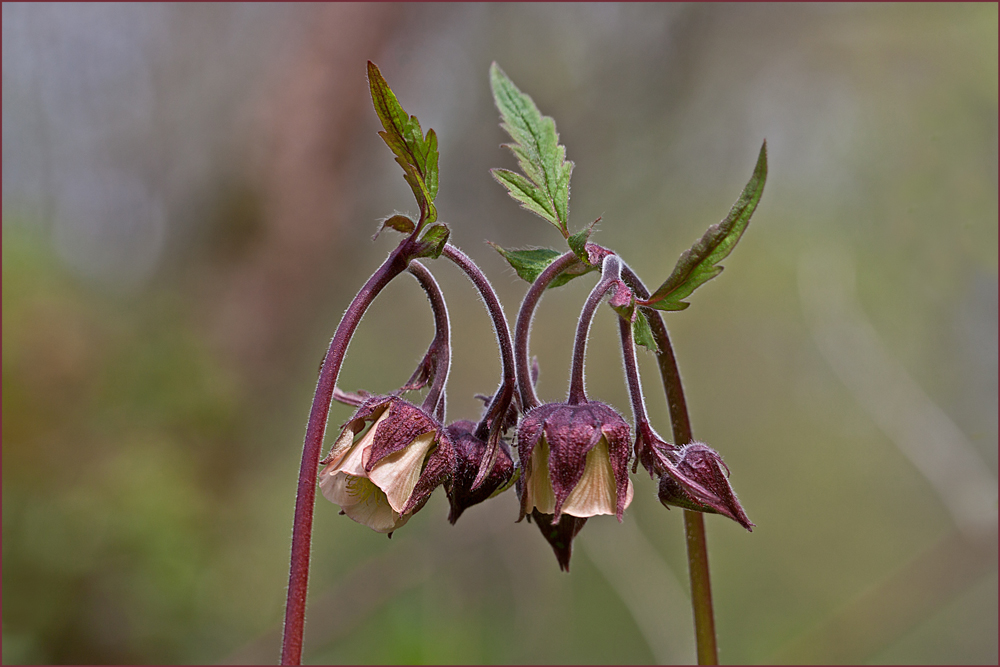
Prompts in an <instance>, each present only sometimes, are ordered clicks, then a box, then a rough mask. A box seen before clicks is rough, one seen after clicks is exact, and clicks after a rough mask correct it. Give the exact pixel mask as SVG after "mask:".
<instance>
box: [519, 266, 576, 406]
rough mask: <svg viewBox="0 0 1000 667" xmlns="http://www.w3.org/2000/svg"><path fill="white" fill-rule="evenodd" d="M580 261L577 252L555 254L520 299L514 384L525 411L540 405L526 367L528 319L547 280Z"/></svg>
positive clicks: (546, 285) (529, 325)
mask: <svg viewBox="0 0 1000 667" xmlns="http://www.w3.org/2000/svg"><path fill="white" fill-rule="evenodd" d="M579 261H580V260H579V259H578V258H577V256H576V254H574V253H572V252H567V253H566V254H564V255H562V256H560V257H557V258H556V259H555V260H554V261H553V262H552V263H551V264H549V265H548V266H547V267H546V268H545V270H544V271H542V272H541V273H540V274H539V275H538V277H537V278H536V279H535V282H533V283H532V284H531V287H529V288H528V291H527V293H526V294H525V295H524V299H523V300H522V301H521V307H520V309H519V310H518V312H517V322H516V323H515V324H514V359H515V360H516V363H517V387H518V392H519V394H520V396H521V410H523V411H524V412H527V411H528V410H531V409H532V408H535V407H538V406H539V405H541V402H540V401H539V400H538V395H537V394H536V393H535V387H534V385H533V384H532V382H531V371H530V370H529V368H528V338H529V337H530V335H531V320H532V319H533V318H534V316H535V308H536V307H537V306H538V302H539V301H540V300H541V298H542V293H544V292H545V288H547V287H548V286H549V283H551V282H552V281H553V280H555V279H556V277H557V276H558V275H559V274H560V273H562V272H563V271H565V270H566V269H568V268H570V267H571V266H573V265H574V264H576V263H578V262H579Z"/></svg>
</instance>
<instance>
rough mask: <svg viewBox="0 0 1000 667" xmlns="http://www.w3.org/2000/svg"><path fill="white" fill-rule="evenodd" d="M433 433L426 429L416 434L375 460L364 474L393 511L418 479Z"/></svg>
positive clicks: (400, 505) (432, 443)
mask: <svg viewBox="0 0 1000 667" xmlns="http://www.w3.org/2000/svg"><path fill="white" fill-rule="evenodd" d="M436 435H437V434H436V433H435V432H434V431H430V432H429V433H424V434H423V435H419V436H417V437H416V438H414V439H413V442H411V443H410V444H409V445H407V446H406V447H405V448H403V449H401V450H400V451H398V452H395V453H393V454H390V455H389V456H386V457H385V458H384V459H382V460H381V461H379V462H378V463H376V464H375V465H374V467H372V471H371V472H370V473H368V478H369V479H370V480H371V481H372V482H374V483H375V485H376V486H377V487H378V488H380V489H382V491H384V492H385V495H386V497H387V498H388V501H389V505H390V506H392V509H394V510H396V511H397V512H399V511H400V510H402V509H403V507H405V506H406V501H407V500H409V499H410V494H411V493H413V487H415V486H416V485H417V480H418V479H420V471H421V469H422V468H423V463H424V458H425V457H426V456H427V453H428V452H429V451H430V449H431V447H432V446H433V445H434V438H435V436H436Z"/></svg>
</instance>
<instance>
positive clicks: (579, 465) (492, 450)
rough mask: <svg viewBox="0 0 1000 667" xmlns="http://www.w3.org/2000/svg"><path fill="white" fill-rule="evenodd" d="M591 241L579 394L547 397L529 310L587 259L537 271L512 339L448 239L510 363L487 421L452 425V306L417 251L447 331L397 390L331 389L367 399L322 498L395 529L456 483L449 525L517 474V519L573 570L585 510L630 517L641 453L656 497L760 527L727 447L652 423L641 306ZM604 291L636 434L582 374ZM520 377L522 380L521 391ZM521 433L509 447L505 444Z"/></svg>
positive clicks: (513, 482) (578, 355) (327, 462)
mask: <svg viewBox="0 0 1000 667" xmlns="http://www.w3.org/2000/svg"><path fill="white" fill-rule="evenodd" d="M587 251H588V257H593V258H595V259H600V270H601V279H600V281H599V282H598V284H597V285H596V286H595V287H594V289H593V291H592V292H591V295H590V297H588V299H587V301H586V303H585V305H584V307H583V310H582V312H581V314H580V318H579V320H578V322H577V338H576V341H575V346H574V353H573V364H572V370H571V377H570V390H569V398H568V400H567V401H565V402H562V403H545V404H541V403H540V401H539V400H538V398H537V396H536V395H535V389H534V377H535V376H536V375H537V366H536V368H535V371H534V372H531V371H528V363H527V353H528V352H527V351H528V335H529V329H530V328H529V327H527V326H524V325H523V323H524V322H530V320H531V318H532V316H533V310H534V309H535V307H536V305H537V303H538V301H539V297H540V294H541V292H542V290H544V289H545V288H546V287H547V286H548V285H549V284H550V283H551V282H552V281H553V280H555V279H556V277H558V276H559V275H560V274H562V273H563V272H564V271H566V270H567V269H568V268H570V267H573V266H576V265H578V264H579V262H580V260H579V259H578V258H577V257H576V255H575V254H573V253H567V254H566V255H565V256H564V257H563V258H562V259H561V260H557V261H556V262H553V263H552V265H551V266H550V269H551V270H548V269H547V270H546V271H543V272H542V273H541V275H539V276H538V278H537V279H536V280H535V281H534V283H533V284H532V287H531V289H529V290H528V293H527V294H526V296H525V299H524V301H523V302H522V304H521V308H520V311H519V314H518V326H517V327H516V328H515V337H514V339H513V340H512V339H511V336H510V333H509V330H508V328H507V323H506V320H505V319H503V314H502V310H501V309H500V307H499V302H498V301H497V300H496V296H495V294H493V292H492V289H491V288H490V287H489V284H488V282H486V281H485V278H484V277H482V276H481V274H480V273H479V272H478V269H477V268H476V267H475V265H474V264H472V262H471V260H469V259H468V258H467V257H465V256H464V255H462V254H461V253H460V252H459V251H458V250H457V249H455V248H454V247H452V246H450V245H446V247H445V248H444V250H443V254H444V255H445V256H446V257H450V258H452V259H453V260H454V261H456V263H457V264H458V265H459V266H460V267H462V268H463V269H465V270H466V271H467V272H468V273H469V275H470V277H473V282H474V283H476V284H477V286H479V287H480V288H481V290H482V292H483V296H484V300H485V301H486V303H487V306H489V307H490V310H491V314H493V315H494V320H495V324H496V328H497V338H498V342H499V345H500V350H501V359H502V361H503V366H504V378H503V380H502V382H501V387H500V388H499V389H498V390H497V391H496V393H495V394H494V395H493V396H491V397H484V400H485V401H486V404H487V407H486V409H485V411H484V415H483V417H482V419H481V420H480V421H479V422H473V421H468V420H460V421H456V422H453V423H451V424H448V425H445V424H444V386H445V380H446V377H447V367H448V360H449V359H450V337H449V329H448V324H447V309H446V308H445V307H444V305H443V304H444V299H443V296H442V295H441V294H440V289H439V288H438V287H437V283H436V282H434V280H433V278H432V277H430V276H429V272H428V271H427V270H426V268H424V267H423V266H422V265H421V264H419V263H416V262H413V263H412V265H411V266H410V269H411V272H413V273H414V274H415V275H416V276H417V278H418V280H420V282H421V284H422V285H423V286H424V288H425V290H426V291H427V294H428V297H429V298H430V301H431V304H432V307H433V308H434V311H435V321H436V324H437V329H438V331H437V335H436V336H435V340H434V341H433V342H432V344H431V346H430V348H429V350H428V353H427V356H426V357H425V358H424V359H423V360H422V361H421V364H420V366H419V367H418V369H417V371H416V372H415V373H414V375H413V376H412V377H411V378H410V381H409V382H407V384H406V385H404V386H403V387H402V388H401V389H400V390H399V391H398V392H395V393H394V394H391V395H377V396H375V395H370V394H367V393H361V394H347V393H345V392H339V391H338V392H336V393H335V397H337V398H339V399H340V400H343V401H344V402H353V403H355V404H356V405H357V410H356V412H355V413H354V415H353V416H352V417H351V418H350V419H349V420H348V421H347V422H346V423H345V424H344V425H343V429H342V431H341V432H340V435H339V437H338V438H337V439H336V441H335V442H334V444H333V445H332V447H331V448H330V451H329V453H328V454H327V456H326V457H325V458H324V459H323V460H322V461H321V462H320V464H321V465H322V466H323V468H322V469H321V470H320V471H319V489H320V491H321V493H322V494H323V496H324V497H325V498H326V499H328V500H330V501H331V502H333V503H335V504H337V505H339V506H340V508H341V513H342V514H346V515H347V516H348V517H350V518H351V519H353V520H354V521H357V522H358V523H361V524H364V525H366V526H368V527H369V528H371V529H372V530H375V531H377V532H380V533H386V534H388V535H390V536H391V535H392V533H393V531H395V530H396V529H398V528H400V527H401V526H403V525H404V524H406V522H407V521H409V520H410V518H411V517H412V516H413V514H415V513H416V512H418V511H419V510H420V509H421V508H422V507H423V506H424V505H425V504H426V502H427V500H428V499H429V497H430V496H431V494H432V492H433V491H434V489H435V488H437V487H438V486H443V487H444V489H445V493H446V494H447V497H448V501H449V505H450V513H449V516H448V520H449V521H450V522H451V523H453V524H454V523H455V522H456V521H458V519H459V517H460V516H462V514H463V512H465V510H466V509H468V508H469V507H471V506H473V505H475V504H478V503H481V502H483V501H485V500H487V499H488V498H491V497H493V496H494V495H496V494H498V493H500V492H502V491H504V490H506V489H508V488H510V487H511V486H514V487H515V488H516V490H517V494H518V497H519V499H520V512H519V516H518V519H517V520H518V521H521V520H523V519H525V518H527V519H528V521H529V522H534V523H535V524H536V525H537V526H538V529H539V530H540V531H541V533H542V535H543V537H544V538H545V539H546V540H547V541H548V542H549V544H550V546H551V547H552V549H553V551H554V552H555V555H556V558H557V560H558V562H559V565H560V567H561V568H562V569H564V570H568V569H569V562H570V556H571V553H572V544H573V539H574V538H575V537H576V535H577V534H578V533H579V532H580V530H581V529H582V528H583V526H584V524H585V523H586V522H587V520H588V519H590V518H591V517H594V516H598V515H612V516H614V517H616V518H617V519H618V521H621V520H622V519H623V514H624V512H625V510H626V509H627V508H628V506H629V504H630V503H631V502H632V499H633V496H634V493H635V491H634V486H633V482H632V480H631V479H630V475H629V473H630V471H629V467H630V465H631V467H632V472H635V470H636V468H637V466H638V465H639V464H640V463H641V464H642V466H643V467H644V468H645V469H646V470H647V471H648V472H649V474H650V475H651V476H652V477H654V478H657V479H658V480H659V487H658V489H659V493H658V496H659V500H660V502H661V503H663V505H664V506H667V507H670V506H674V507H681V508H683V509H685V510H690V511H694V512H703V513H711V514H721V515H723V516H726V517H729V518H730V519H733V520H734V521H736V522H738V523H739V524H740V525H742V526H743V527H745V528H746V529H747V530H750V529H751V528H752V527H753V524H752V523H751V522H750V520H749V519H748V518H747V515H746V513H745V512H744V510H743V507H742V506H741V505H740V503H739V501H738V500H737V498H736V494H735V493H734V492H733V489H732V487H731V486H730V484H729V480H728V476H729V469H728V468H727V467H726V465H725V463H723V461H722V458H721V456H720V455H719V454H718V453H717V452H716V451H715V450H713V449H712V448H710V447H709V446H707V445H705V444H703V443H698V442H694V443H689V444H684V445H673V444H670V443H668V442H666V441H665V440H664V439H663V438H661V437H660V436H659V435H657V434H656V432H655V431H654V430H653V429H652V427H651V425H650V424H649V421H648V419H647V418H646V416H645V415H646V410H645V405H644V402H643V400H644V399H643V398H642V391H641V388H640V386H639V379H638V370H637V365H636V361H635V354H636V351H635V344H634V341H633V323H634V321H635V319H636V318H637V317H639V316H640V315H639V311H638V309H637V307H636V305H635V304H636V299H635V296H634V294H633V291H632V288H630V287H629V286H628V284H627V283H626V282H625V281H624V280H623V278H622V275H623V268H624V265H623V264H622V262H621V260H620V259H619V258H618V256H617V255H615V254H614V253H613V252H611V251H608V250H606V249H604V248H599V247H597V246H592V245H591V244H588V245H587ZM560 262H561V263H562V265H565V266H562V265H561V264H560ZM560 269H561V270H560ZM605 299H607V300H608V302H609V304H610V305H611V306H612V308H614V309H615V310H616V311H618V313H619V315H621V316H622V317H621V318H620V322H621V331H622V351H623V358H624V360H625V370H626V379H627V384H628V388H629V392H630V396H631V398H632V410H633V415H634V417H635V438H634V440H633V437H632V426H630V424H629V423H628V422H627V421H626V420H625V418H624V417H622V415H621V414H620V413H619V412H617V411H616V410H615V409H614V408H612V407H610V406H608V405H606V404H604V403H601V402H599V401H592V400H589V399H587V397H586V392H585V390H584V386H583V363H584V352H585V349H586V341H587V338H588V337H589V332H590V322H591V320H592V319H593V316H594V313H595V311H596V309H597V308H598V307H599V305H600V304H601V303H602V302H603V301H604V300H605ZM626 318H627V319H626ZM428 382H430V383H431V388H430V390H429V391H428V394H427V397H426V399H425V400H424V403H423V405H422V406H419V407H418V406H416V405H414V404H412V403H409V402H407V401H405V400H404V399H403V398H401V397H400V394H402V393H404V392H405V391H411V390H414V389H420V388H423V387H424V386H426V385H427V383H428ZM514 385H516V387H517V389H518V390H519V391H517V392H515V391H514V388H515V387H514ZM508 431H512V433H511V434H510V435H508ZM511 436H512V437H513V445H514V447H513V449H512V447H511V443H510V442H508V438H509V437H511ZM514 452H516V454H517V456H516V459H515V457H514V456H513V453H514Z"/></svg>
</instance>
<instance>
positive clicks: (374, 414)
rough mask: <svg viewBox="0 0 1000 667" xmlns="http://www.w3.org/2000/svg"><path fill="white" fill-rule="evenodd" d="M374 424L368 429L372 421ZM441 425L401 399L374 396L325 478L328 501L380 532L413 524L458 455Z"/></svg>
mask: <svg viewBox="0 0 1000 667" xmlns="http://www.w3.org/2000/svg"><path fill="white" fill-rule="evenodd" d="M369 421H370V422H372V424H371V426H370V427H368V430H367V431H365V432H364V435H363V436H361V438H358V439H355V438H356V437H357V435H358V434H359V433H361V432H362V431H364V430H365V424H366V422H369ZM442 430H443V429H442V428H441V426H440V424H439V423H438V422H437V420H435V419H434V418H433V417H431V416H430V415H429V414H427V413H426V412H425V411H423V410H421V409H420V408H418V407H416V406H415V405H412V404H410V403H408V402H406V401H404V400H402V399H400V398H398V397H395V396H373V397H371V398H369V399H367V400H366V401H365V402H364V403H362V404H361V406H360V407H359V408H358V410H357V412H355V413H354V416H353V417H351V419H350V421H348V422H347V423H346V424H345V425H344V430H343V432H342V433H341V434H340V437H339V438H337V441H336V443H334V445H333V447H332V448H331V449H330V453H329V454H328V455H327V457H326V458H325V459H323V460H322V461H320V463H321V464H322V465H324V466H325V467H324V468H323V469H322V470H321V471H320V474H319V487H320V491H321V492H322V493H323V496H324V497H325V498H326V499H327V500H329V501H331V502H333V503H336V504H337V505H340V507H341V513H342V514H346V515H347V516H349V517H350V518H351V519H353V520H354V521H357V522H358V523H361V524H364V525H366V526H368V527H369V528H371V529H372V530H375V531H376V532H379V533H388V534H389V535H390V536H391V535H392V532H393V531H394V530H396V529H397V528H399V527H400V526H402V525H403V524H405V523H406V522H407V521H409V520H410V517H411V516H413V514H414V513H415V512H417V511H418V510H419V509H420V508H421V507H423V505H424V503H426V502H427V499H428V498H429V497H430V494H431V492H432V491H433V490H434V488H435V487H437V486H438V485H439V484H441V483H442V482H443V481H444V480H445V479H446V478H447V476H448V475H449V474H450V472H451V469H452V467H453V465H454V452H453V450H452V448H451V447H450V443H449V442H447V441H445V439H443V438H441V437H440V435H439V434H440V433H441V431H442Z"/></svg>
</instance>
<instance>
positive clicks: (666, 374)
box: [622, 266, 719, 665]
mask: <svg viewBox="0 0 1000 667" xmlns="http://www.w3.org/2000/svg"><path fill="white" fill-rule="evenodd" d="M622 278H623V279H624V280H625V282H626V283H627V284H628V286H629V287H631V288H632V289H633V291H634V292H635V295H636V297H638V298H640V299H645V298H647V297H648V296H649V290H648V289H646V286H645V285H643V284H642V281H641V280H640V279H639V276H637V275H636V274H635V272H634V271H632V269H630V268H629V267H628V266H624V267H623V268H622ZM642 312H644V313H645V314H646V315H648V317H647V319H648V321H649V328H650V329H651V330H652V332H653V339H654V340H655V341H656V345H657V347H659V348H660V351H659V352H658V353H657V355H656V361H657V364H658V365H659V367H660V376H661V378H662V379H663V390H664V392H665V393H666V396H667V404H668V406H669V407H670V423H671V425H672V426H673V430H674V441H675V442H676V443H677V444H678V445H684V444H688V443H691V442H694V437H693V436H692V434H691V419H690V418H689V416H688V411H687V402H686V401H685V399H684V386H683V385H682V384H681V375H680V371H679V370H678V369H677V358H676V357H675V356H674V349H673V347H672V346H671V344H670V336H669V335H668V334H667V327H666V325H665V324H664V323H663V318H662V317H661V316H660V313H659V312H658V311H655V310H653V309H651V308H642ZM684 534H685V536H686V538H687V552H688V573H689V575H690V577H691V606H692V607H693V610H694V632H695V643H696V645H697V649H698V664H699V665H717V664H719V650H718V645H717V643H716V636H715V613H714V610H713V605H712V585H711V579H710V577H709V568H708V546H707V544H706V541H705V520H704V517H703V516H702V515H701V514H700V513H698V512H692V511H690V510H684Z"/></svg>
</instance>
